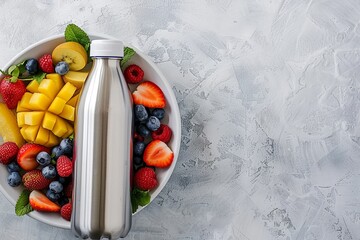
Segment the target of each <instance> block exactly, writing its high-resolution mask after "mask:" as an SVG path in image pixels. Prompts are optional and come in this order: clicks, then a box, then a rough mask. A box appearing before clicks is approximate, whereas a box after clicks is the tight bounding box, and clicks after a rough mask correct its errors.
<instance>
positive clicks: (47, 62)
mask: <svg viewBox="0 0 360 240" xmlns="http://www.w3.org/2000/svg"><path fill="white" fill-rule="evenodd" d="M39 66H40V69H41V70H42V71H43V72H45V73H53V72H55V69H54V65H53V61H52V58H51V54H45V55H43V56H41V57H40V58H39Z"/></svg>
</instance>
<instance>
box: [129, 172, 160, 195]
mask: <svg viewBox="0 0 360 240" xmlns="http://www.w3.org/2000/svg"><path fill="white" fill-rule="evenodd" d="M134 184H135V187H137V188H138V189H140V190H143V191H147V190H151V189H154V188H155V187H156V186H157V185H158V181H157V179H156V173H155V171H154V169H152V168H149V167H143V168H140V169H139V170H138V171H137V172H136V173H135V176H134Z"/></svg>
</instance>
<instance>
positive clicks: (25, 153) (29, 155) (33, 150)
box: [17, 143, 50, 171]
mask: <svg viewBox="0 0 360 240" xmlns="http://www.w3.org/2000/svg"><path fill="white" fill-rule="evenodd" d="M43 151H44V152H47V153H50V149H48V148H47V147H44V146H42V145H39V144H35V143H26V144H25V145H23V146H22V147H21V148H20V150H19V152H18V155H17V163H18V164H19V166H20V167H21V168H22V169H24V170H26V171H30V170H33V169H35V168H37V167H38V166H39V163H38V162H37V161H36V155H38V154H39V153H40V152H43Z"/></svg>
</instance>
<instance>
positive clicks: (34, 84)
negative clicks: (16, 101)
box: [26, 80, 39, 93]
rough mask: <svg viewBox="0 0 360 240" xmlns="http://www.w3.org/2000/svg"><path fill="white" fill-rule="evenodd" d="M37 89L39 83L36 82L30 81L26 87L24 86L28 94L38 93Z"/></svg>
mask: <svg viewBox="0 0 360 240" xmlns="http://www.w3.org/2000/svg"><path fill="white" fill-rule="evenodd" d="M38 88H39V83H38V81H36V80H32V81H31V82H30V83H29V84H28V85H27V86H26V90H28V91H29V92H32V93H35V92H37V91H38Z"/></svg>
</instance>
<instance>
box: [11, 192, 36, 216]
mask: <svg viewBox="0 0 360 240" xmlns="http://www.w3.org/2000/svg"><path fill="white" fill-rule="evenodd" d="M29 195H30V191H29V190H26V189H25V190H23V191H22V193H21V194H20V196H19V198H18V200H17V202H16V205H15V213H16V215H18V216H23V215H25V214H27V213H29V212H31V211H33V209H32V207H31V205H30V203H29Z"/></svg>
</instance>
